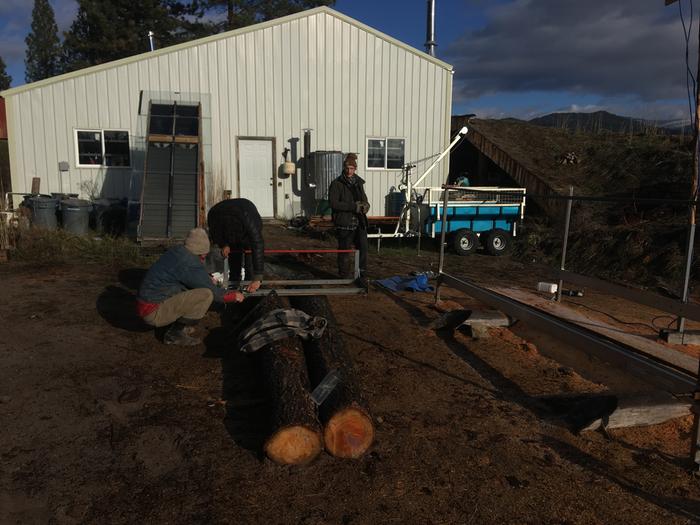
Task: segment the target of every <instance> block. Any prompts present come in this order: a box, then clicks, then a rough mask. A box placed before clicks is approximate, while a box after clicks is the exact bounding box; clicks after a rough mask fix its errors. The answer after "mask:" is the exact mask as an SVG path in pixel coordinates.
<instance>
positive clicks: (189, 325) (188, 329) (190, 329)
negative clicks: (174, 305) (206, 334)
mask: <svg viewBox="0 0 700 525" xmlns="http://www.w3.org/2000/svg"><path fill="white" fill-rule="evenodd" d="M177 322H178V323H180V324H182V325H184V326H185V328H184V329H183V330H182V331H183V332H184V333H185V335H192V334H193V333H194V332H195V330H196V328H195V327H196V326H197V324H198V323H199V319H189V318H187V317H180V319H178V320H177Z"/></svg>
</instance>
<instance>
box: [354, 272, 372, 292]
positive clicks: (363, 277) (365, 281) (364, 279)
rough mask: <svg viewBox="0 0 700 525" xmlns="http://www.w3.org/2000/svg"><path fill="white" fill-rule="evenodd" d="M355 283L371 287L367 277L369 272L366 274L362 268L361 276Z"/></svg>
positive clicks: (363, 286)
mask: <svg viewBox="0 0 700 525" xmlns="http://www.w3.org/2000/svg"><path fill="white" fill-rule="evenodd" d="M355 284H357V286H359V287H360V288H365V289H367V288H369V279H368V278H367V274H365V272H363V271H362V270H360V276H359V277H358V278H357V279H355Z"/></svg>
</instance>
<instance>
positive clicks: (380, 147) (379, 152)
mask: <svg viewBox="0 0 700 525" xmlns="http://www.w3.org/2000/svg"><path fill="white" fill-rule="evenodd" d="M384 148H385V141H384V139H367V167H368V168H383V167H384V159H385V156H386V151H385V149H384Z"/></svg>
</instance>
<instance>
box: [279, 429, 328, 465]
mask: <svg viewBox="0 0 700 525" xmlns="http://www.w3.org/2000/svg"><path fill="white" fill-rule="evenodd" d="M320 452H321V437H320V435H319V433H318V432H316V431H313V430H311V429H308V428H306V427H303V426H293V427H288V428H283V429H282V430H279V431H278V432H275V433H274V434H273V435H272V437H270V439H268V440H267V443H265V453H266V454H267V457H269V458H270V459H271V460H272V461H274V462H275V463H279V464H280V465H303V464H305V463H308V462H309V461H311V460H312V459H314V458H315V457H316V456H318V455H319V454H320Z"/></svg>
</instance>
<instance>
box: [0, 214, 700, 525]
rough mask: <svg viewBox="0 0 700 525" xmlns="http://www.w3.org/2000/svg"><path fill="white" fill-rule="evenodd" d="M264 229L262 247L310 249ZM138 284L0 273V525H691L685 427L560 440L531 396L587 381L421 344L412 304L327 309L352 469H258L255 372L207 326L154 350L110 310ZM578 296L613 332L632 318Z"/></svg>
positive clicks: (492, 261)
mask: <svg viewBox="0 0 700 525" xmlns="http://www.w3.org/2000/svg"><path fill="white" fill-rule="evenodd" d="M266 228H267V231H266V239H267V246H268V247H269V248H290V247H311V246H315V247H321V248H327V247H329V246H332V242H331V241H322V240H314V239H310V238H307V237H300V236H297V235H296V234H294V233H292V232H288V231H286V230H283V229H282V228H281V227H280V226H275V225H269V226H267V227H266ZM436 261H437V256H436V254H435V253H434V252H423V253H422V254H421V255H417V254H416V253H415V252H414V251H413V250H412V249H411V248H408V247H404V248H402V249H395V248H394V249H386V250H383V251H382V254H381V255H376V253H374V252H372V253H371V256H370V274H371V277H372V278H381V277H387V276H391V275H395V274H406V273H408V272H409V271H412V270H428V269H436V264H437V263H436ZM310 264H313V265H314V266H317V267H321V268H325V269H326V270H332V268H333V261H332V260H329V259H327V258H326V259H324V258H322V257H317V258H312V260H311V261H310ZM448 269H449V270H450V271H451V272H453V273H456V274H462V275H467V276H469V277H472V278H475V279H479V280H480V281H482V282H500V283H501V284H503V282H512V283H516V284H523V285H525V284H528V285H529V286H530V288H532V285H533V283H534V282H536V281H539V280H544V278H545V277H546V273H547V270H545V269H542V268H534V267H525V266H524V265H522V264H520V263H516V262H514V261H511V260H509V259H507V258H493V257H487V256H482V255H474V256H470V257H467V258H457V257H450V259H449V261H448ZM142 274H143V269H139V268H116V267H100V266H95V265H92V266H90V265H87V266H86V265H69V266H65V265H63V266H51V265H49V264H41V265H34V266H32V265H27V264H19V263H12V262H11V263H8V264H4V265H0V283H1V285H0V320H1V322H0V370H2V381H1V382H0V417H1V421H2V423H1V424H0V453H1V454H2V456H1V457H2V467H1V472H0V523H2V524H5V523H7V524H12V523H21V524H33V523H66V524H69V523H114V524H121V523H125V524H126V523H182V524H199V523H201V524H209V523H235V524H248V523H250V524H259V523H275V524H276V523H280V524H287V523H289V524H327V523H332V524H335V523H338V524H377V523H407V524H414V523H415V524H467V523H473V524H491V523H493V524H510V523H512V524H599V523H634V524H637V523H640V524H641V523H648V524H667V525H671V524H682V523H700V481H698V480H697V479H695V478H694V477H693V476H692V475H691V474H689V470H688V450H689V447H690V432H691V420H690V418H685V419H681V420H675V421H672V422H669V423H665V424H663V425H657V426H654V427H645V428H637V429H628V430H615V431H610V432H609V433H608V434H605V433H602V432H584V433H580V434H577V433H575V432H574V431H573V430H572V427H571V424H570V421H569V420H565V419H563V418H562V414H561V412H560V411H557V410H555V409H553V408H552V405H551V404H549V403H547V402H546V401H545V400H546V399H549V398H552V396H554V397H556V396H562V395H572V394H581V393H595V392H604V391H606V386H605V385H603V384H601V383H599V382H596V381H595V380H591V379H590V378H585V377H583V376H582V375H580V374H579V373H578V371H577V370H576V369H575V368H572V367H571V366H568V365H564V364H562V363H560V362H557V361H554V360H552V359H550V358H548V357H546V355H545V354H546V352H545V351H544V348H542V349H541V348H538V347H537V346H536V345H535V344H533V343H532V342H529V341H528V340H526V339H523V338H522V337H521V336H523V335H527V327H520V328H519V329H515V328H514V329H513V330H509V329H500V330H497V331H495V332H494V333H493V336H492V337H491V338H488V339H478V340H473V339H471V338H470V337H468V336H467V335H466V334H464V333H461V332H459V331H457V332H452V331H450V330H441V331H434V330H432V329H430V327H429V326H428V325H429V323H430V322H431V321H433V320H435V319H436V318H437V317H438V316H439V315H440V312H438V311H436V309H435V308H434V307H433V296H432V295H431V294H423V293H410V292H402V293H398V294H391V293H385V292H382V291H381V290H379V289H378V288H376V287H372V288H371V291H370V294H369V296H367V297H335V298H332V299H331V303H332V305H333V309H334V312H335V315H336V317H337V318H338V323H339V326H340V330H341V332H342V334H343V335H344V337H345V340H346V344H347V346H348V348H349V351H350V353H351V355H352V357H353V359H354V364H355V368H356V371H357V373H358V376H359V378H360V381H361V386H362V388H363V391H364V392H365V394H366V397H367V398H368V400H369V402H370V406H371V410H372V413H373V416H374V420H375V425H376V431H377V434H376V442H375V444H374V445H373V447H372V448H371V451H370V452H369V453H368V454H367V455H366V456H365V457H363V458H361V459H359V460H339V459H335V458H333V457H331V456H329V455H327V454H325V453H323V454H322V455H321V456H320V457H319V458H318V459H317V460H315V461H314V462H313V463H312V464H310V465H308V466H305V467H280V466H278V465H275V464H273V463H272V462H270V461H269V460H267V459H265V458H264V457H263V456H262V455H261V452H260V451H261V447H262V443H263V441H264V439H265V421H266V418H265V416H266V401H265V397H264V393H263V392H261V388H260V380H259V376H258V375H256V374H257V369H256V366H255V358H254V357H250V356H246V355H242V354H240V353H238V352H236V351H234V346H233V342H232V341H231V337H230V334H229V333H228V331H227V329H226V326H227V325H228V324H229V323H230V321H231V319H232V318H233V316H235V312H217V311H212V312H210V313H209V314H208V315H207V317H206V318H205V321H204V323H203V326H201V327H200V328H199V334H200V335H201V336H202V337H204V344H203V345H201V346H199V347H193V348H173V347H167V346H164V345H162V344H161V343H160V342H159V341H158V339H157V337H156V335H155V334H154V332H153V331H152V330H150V329H149V328H147V327H145V326H143V325H142V324H141V323H140V321H139V320H138V319H137V318H136V317H135V316H134V314H133V313H132V311H133V301H134V292H135V289H136V287H137V285H138V280H139V277H140V276H141V275H142ZM443 296H444V298H445V299H449V300H452V301H455V302H457V303H459V304H461V305H467V306H468V305H469V304H470V301H471V300H470V299H469V298H467V297H465V296H462V295H461V294H459V293H457V292H455V291H450V290H446V291H445V292H444V294H443ZM591 297H592V299H591V301H592V302H591V303H590V307H591V308H596V309H599V310H604V311H607V312H609V313H612V314H613V315H615V316H616V317H617V318H618V319H621V320H622V321H631V322H637V321H639V322H643V323H647V324H648V323H649V322H650V319H651V318H650V317H648V315H652V316H653V313H650V312H645V311H644V310H640V309H637V308H630V307H629V306H627V307H625V306H623V305H615V304H611V303H606V302H605V301H604V300H603V298H601V297H595V296H591ZM585 300H586V298H577V299H576V302H580V303H582V304H585ZM581 308H583V309H586V308H585V306H582V307H581ZM589 309H590V308H589ZM601 315H602V314H601ZM605 317H607V316H605ZM608 320H609V319H608ZM222 321H223V323H224V325H223V326H222ZM516 327H517V325H516ZM650 333H651V331H650ZM545 343H546V344H549V345H550V346H557V344H558V343H556V342H552V341H549V342H543V345H544V344H545ZM559 350H561V348H559ZM599 366H600V367H601V368H604V367H603V365H599ZM608 373H612V372H610V371H608ZM629 381H632V380H629ZM632 382H633V381H632ZM639 388H640V389H644V388H645V387H644V386H642V385H639Z"/></svg>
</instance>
